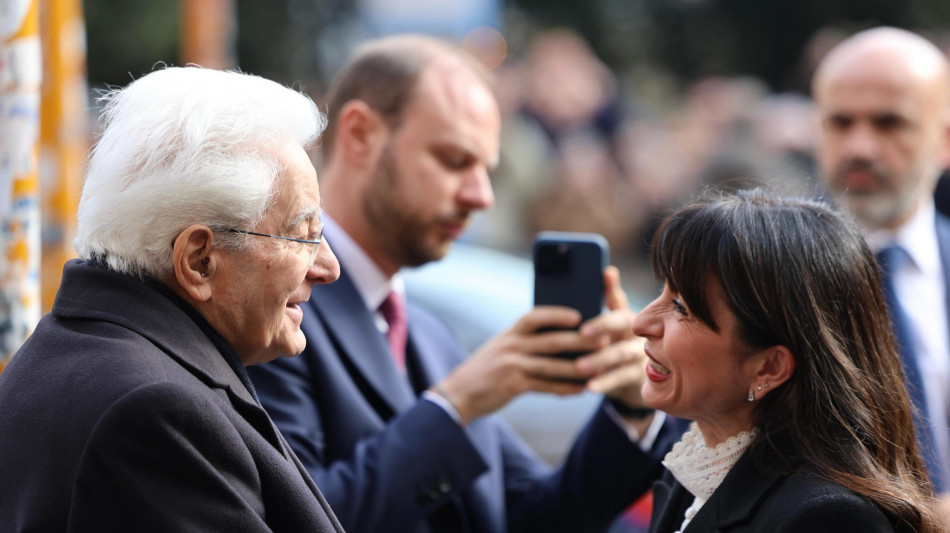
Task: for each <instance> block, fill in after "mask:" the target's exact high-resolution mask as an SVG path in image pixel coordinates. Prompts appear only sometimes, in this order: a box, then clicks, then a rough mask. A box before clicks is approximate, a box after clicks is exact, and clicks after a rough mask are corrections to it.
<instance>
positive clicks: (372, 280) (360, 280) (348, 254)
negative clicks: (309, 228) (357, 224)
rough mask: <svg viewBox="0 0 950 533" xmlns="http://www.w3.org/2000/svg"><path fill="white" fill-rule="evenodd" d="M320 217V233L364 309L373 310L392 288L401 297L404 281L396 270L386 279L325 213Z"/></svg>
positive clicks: (351, 239) (358, 246)
mask: <svg viewBox="0 0 950 533" xmlns="http://www.w3.org/2000/svg"><path fill="white" fill-rule="evenodd" d="M321 219H322V221H323V224H324V230H323V234H324V235H325V236H326V238H327V241H328V242H329V243H330V245H331V246H332V247H333V253H334V254H335V255H336V257H337V259H338V260H339V261H340V264H341V265H343V266H344V267H345V268H346V273H347V275H349V277H350V279H352V280H353V284H354V285H355V286H356V290H357V292H359V293H360V297H361V298H362V299H363V303H364V304H366V308H367V309H369V310H370V311H376V309H378V308H379V306H380V304H382V303H383V300H385V299H386V297H387V296H389V293H390V291H393V290H395V291H396V292H398V293H399V294H401V295H403V296H405V293H406V289H405V284H404V282H403V279H402V276H401V275H400V274H399V273H396V274H395V275H394V276H393V277H392V278H389V279H387V278H386V275H385V274H383V271H382V270H380V268H379V266H377V265H376V263H375V262H374V261H373V260H372V259H371V258H370V257H369V255H367V253H366V252H365V251H364V250H363V249H362V248H361V247H360V245H359V244H357V243H356V241H354V240H353V237H350V235H349V234H348V233H347V232H346V231H345V230H344V229H343V228H342V227H340V225H339V224H337V223H336V221H335V220H333V219H332V218H331V217H330V216H329V215H327V214H326V213H324V214H323V216H322V217H321Z"/></svg>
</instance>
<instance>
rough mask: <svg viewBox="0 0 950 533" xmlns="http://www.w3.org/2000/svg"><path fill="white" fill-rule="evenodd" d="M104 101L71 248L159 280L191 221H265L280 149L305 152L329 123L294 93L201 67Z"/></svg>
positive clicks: (223, 224)
mask: <svg viewBox="0 0 950 533" xmlns="http://www.w3.org/2000/svg"><path fill="white" fill-rule="evenodd" d="M100 102H104V103H105V107H104V109H103V114H102V119H101V121H102V126H103V133H102V136H101V138H100V139H99V141H98V143H97V145H96V147H95V148H94V149H93V150H92V152H91V154H90V156H89V165H88V170H87V172H86V181H85V185H84V186H83V191H82V198H81V199H80V201H79V210H78V219H79V224H78V228H77V234H76V240H75V241H74V245H75V247H76V251H77V252H78V254H79V256H80V257H81V258H83V259H94V260H98V261H104V262H105V263H106V264H107V265H108V266H109V268H111V269H113V270H116V271H119V272H125V273H128V274H132V275H136V276H140V277H145V276H151V277H153V278H155V279H159V280H161V279H165V278H166V277H167V276H169V275H171V272H172V243H173V242H174V240H175V238H176V237H177V236H178V234H179V233H181V231H182V230H184V229H185V228H187V227H188V226H190V225H192V224H204V225H207V226H208V227H210V228H211V229H213V230H223V229H226V228H252V227H254V226H256V225H257V224H259V223H260V222H261V221H262V220H263V218H264V215H265V214H266V211H267V208H268V206H269V205H270V202H271V200H272V198H273V196H274V194H275V192H276V186H277V179H278V176H279V175H280V173H281V170H282V168H281V165H280V164H279V162H278V152H277V151H276V150H275V148H276V147H277V146H278V143H279V142H280V141H284V140H287V139H293V140H295V141H297V142H299V143H300V144H301V146H307V145H309V144H310V143H312V142H313V141H315V140H316V139H317V137H318V136H319V135H320V133H321V132H322V131H323V129H324V128H325V127H326V117H325V116H324V115H323V114H321V113H320V111H319V110H318V109H317V107H316V105H315V104H314V103H313V101H312V100H311V99H310V98H308V97H307V96H305V95H303V94H301V93H299V92H297V91H295V90H292V89H288V88H286V87H284V86H282V85H280V84H278V83H276V82H273V81H270V80H267V79H264V78H261V77H258V76H252V75H248V74H242V73H239V72H226V71H219V70H211V69H204V68H199V67H184V68H165V69H162V70H158V71H155V72H151V73H149V74H148V75H146V76H143V77H142V78H140V79H138V80H136V81H134V82H132V83H131V84H129V85H128V87H126V88H124V89H117V90H114V91H111V92H109V93H108V94H106V95H104V96H102V97H101V98H100ZM224 235H227V234H224ZM222 240H223V239H222Z"/></svg>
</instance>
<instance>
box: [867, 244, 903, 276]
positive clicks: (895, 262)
mask: <svg viewBox="0 0 950 533" xmlns="http://www.w3.org/2000/svg"><path fill="white" fill-rule="evenodd" d="M875 257H876V259H877V263H878V265H880V266H881V272H882V273H883V274H884V279H885V282H886V283H888V282H891V278H892V277H893V276H894V275H895V274H897V272H899V271H900V270H901V269H902V268H904V265H906V264H907V262H908V261H909V260H910V255H908V254H907V250H905V249H904V247H902V246H901V245H899V244H891V245H888V246H885V247H884V248H881V249H880V250H879V251H878V252H877V253H876V254H875Z"/></svg>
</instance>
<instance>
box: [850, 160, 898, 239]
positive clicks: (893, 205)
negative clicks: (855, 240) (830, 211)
mask: <svg viewBox="0 0 950 533" xmlns="http://www.w3.org/2000/svg"><path fill="white" fill-rule="evenodd" d="M852 170H860V171H862V172H867V173H868V174H870V175H872V176H874V179H875V180H876V181H877V182H878V183H879V184H881V190H879V191H875V192H873V193H868V194H863V193H853V192H849V191H848V190H847V189H846V188H844V189H841V190H839V191H837V192H836V196H837V201H838V203H839V204H840V205H841V207H842V208H844V209H845V210H846V211H848V212H849V213H852V214H853V215H854V217H855V218H856V219H857V220H858V222H860V223H861V225H863V226H865V227H868V228H889V227H895V226H896V225H898V224H899V223H900V222H901V221H903V220H904V219H906V218H907V216H908V214H909V213H910V212H911V211H913V209H914V205H915V202H916V194H906V193H904V192H903V191H894V190H893V189H892V188H893V186H894V177H893V176H891V175H889V174H888V173H887V171H886V170H884V169H881V168H879V167H878V166H877V165H874V164H873V163H871V162H868V161H846V162H844V163H843V164H841V165H840V166H839V167H838V169H837V170H836V173H835V176H836V179H838V180H839V183H841V184H843V183H844V181H845V180H844V176H845V175H846V174H847V173H848V172H850V171H852Z"/></svg>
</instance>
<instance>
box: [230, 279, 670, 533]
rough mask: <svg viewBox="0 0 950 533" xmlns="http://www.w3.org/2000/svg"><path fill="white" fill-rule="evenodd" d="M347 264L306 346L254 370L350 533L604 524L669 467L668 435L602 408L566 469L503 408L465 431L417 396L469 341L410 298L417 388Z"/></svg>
mask: <svg viewBox="0 0 950 533" xmlns="http://www.w3.org/2000/svg"><path fill="white" fill-rule="evenodd" d="M342 270H343V272H341V275H340V279H339V280H338V281H337V282H336V283H333V284H330V285H321V286H316V287H314V289H313V293H312V295H311V298H310V303H309V304H308V305H307V306H306V308H305V312H304V322H303V326H302V327H303V330H304V332H305V333H306V335H307V348H306V350H305V351H304V353H303V354H302V355H300V356H299V357H296V358H289V359H281V360H279V361H274V362H272V363H269V364H267V365H263V366H260V367H252V368H249V369H248V370H249V371H250V373H251V377H252V379H253V380H254V385H255V387H256V388H257V390H258V393H259V394H260V397H261V403H262V404H263V405H264V407H265V408H267V410H268V411H269V412H270V414H271V416H272V417H273V419H274V421H275V422H276V423H277V426H278V427H279V428H280V430H281V432H283V434H284V435H285V436H286V437H287V440H288V441H289V442H290V445H291V446H292V447H293V448H294V450H295V451H296V452H297V454H298V456H299V457H300V459H301V461H302V462H303V463H304V465H305V466H306V467H307V469H308V470H309V471H310V474H311V475H312V476H313V478H314V480H316V482H317V485H319V486H320V488H321V490H323V492H324V494H326V496H327V500H328V501H329V502H330V504H331V505H332V506H333V509H334V511H336V513H337V515H338V516H339V517H340V521H341V522H342V523H343V524H344V526H345V527H346V528H347V529H349V530H351V531H358V532H374V533H382V532H388V531H392V532H399V533H405V532H422V531H437V532H443V531H445V532H448V531H472V532H479V533H481V532H485V533H501V532H504V531H512V532H519V531H545V532H552V531H555V532H556V531H570V532H582V531H599V530H602V529H604V528H606V526H607V525H608V524H609V522H610V521H611V520H612V519H613V518H614V517H615V516H616V515H617V514H618V513H620V512H621V511H622V510H623V509H624V508H625V506H627V505H628V504H629V503H630V502H632V501H633V500H634V499H635V497H636V496H637V495H639V494H640V493H641V492H644V491H645V490H646V489H648V488H649V484H650V483H651V482H652V480H654V479H656V478H657V477H658V476H659V475H660V472H661V471H662V467H661V466H660V464H659V462H658V459H659V457H661V456H662V455H661V454H662V453H663V452H665V451H666V450H667V449H668V445H669V444H670V443H669V442H668V440H666V441H664V440H663V439H660V440H661V442H660V443H659V445H658V448H659V451H658V452H657V456H656V457H650V456H648V455H646V454H644V453H643V452H642V451H641V450H640V449H639V448H638V447H637V446H636V445H635V444H634V443H632V442H630V440H629V439H628V438H627V435H626V434H625V433H624V432H623V431H621V429H620V428H619V427H618V426H617V425H616V424H615V423H614V422H613V420H611V419H610V418H609V417H608V416H607V415H606V413H605V412H604V411H603V409H598V411H597V412H596V413H595V415H594V416H593V418H592V420H591V421H590V423H589V424H588V425H587V427H586V428H585V429H584V430H583V431H582V433H581V434H580V436H579V437H578V439H577V441H576V443H575V445H574V447H573V449H572V451H571V453H570V455H569V458H568V459H567V460H566V464H565V465H564V466H563V468H561V469H559V470H556V471H554V470H551V469H550V468H549V467H548V466H546V465H545V464H544V463H542V462H541V461H540V460H539V459H538V458H537V456H536V455H535V454H534V453H533V452H532V451H531V450H530V449H529V448H528V446H527V445H526V444H525V443H524V441H522V440H521V439H520V438H518V437H517V436H516V434H515V433H514V432H513V431H512V430H511V429H510V427H509V426H508V425H506V424H505V423H504V422H503V421H502V420H501V419H500V418H499V417H497V416H489V417H485V418H482V419H479V420H476V421H474V422H472V423H471V424H469V425H468V426H467V427H465V428H463V427H460V426H459V425H458V424H457V423H456V422H455V421H454V420H453V419H452V418H451V417H450V416H449V415H448V414H447V413H446V412H445V411H444V410H443V409H441V408H440V407H438V406H437V405H435V404H433V403H432V402H429V401H419V400H417V394H418V392H419V391H420V390H423V389H425V388H426V387H428V386H429V385H430V384H431V383H434V382H436V381H438V380H440V379H441V378H442V377H443V376H445V375H446V374H448V373H449V372H450V371H451V370H452V369H453V368H454V367H455V366H456V365H457V364H459V363H460V362H461V361H462V359H463V358H464V357H465V354H464V353H463V351H462V348H461V346H460V345H459V343H458V341H457V340H456V338H455V336H454V335H453V334H452V333H451V332H450V331H449V330H448V328H447V327H446V326H445V325H444V324H443V323H442V322H441V321H440V320H438V319H436V318H435V317H433V316H432V315H430V314H429V313H427V312H425V311H424V310H422V309H420V308H418V307H415V306H412V305H410V306H409V345H410V346H409V349H408V356H407V359H408V364H409V366H410V373H411V374H412V375H413V376H414V381H415V384H416V387H415V389H416V390H413V388H412V387H411V386H410V384H409V380H407V379H406V378H405V377H403V376H402V375H400V374H399V371H398V370H397V369H396V366H395V364H394V363H393V359H392V356H391V355H390V352H389V348H388V346H387V344H386V341H385V337H384V336H383V335H382V334H381V333H380V332H379V331H378V330H377V328H376V326H375V324H374V322H373V317H372V314H371V313H370V312H368V311H367V309H366V306H365V304H364V303H363V301H362V299H361V297H360V295H359V293H358V292H357V290H356V287H355V286H354V285H353V282H352V281H351V280H350V279H349V277H348V275H347V273H346V270H345V268H344V269H342ZM555 423H556V422H555ZM664 436H665V434H664ZM669 440H671V439H669Z"/></svg>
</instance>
